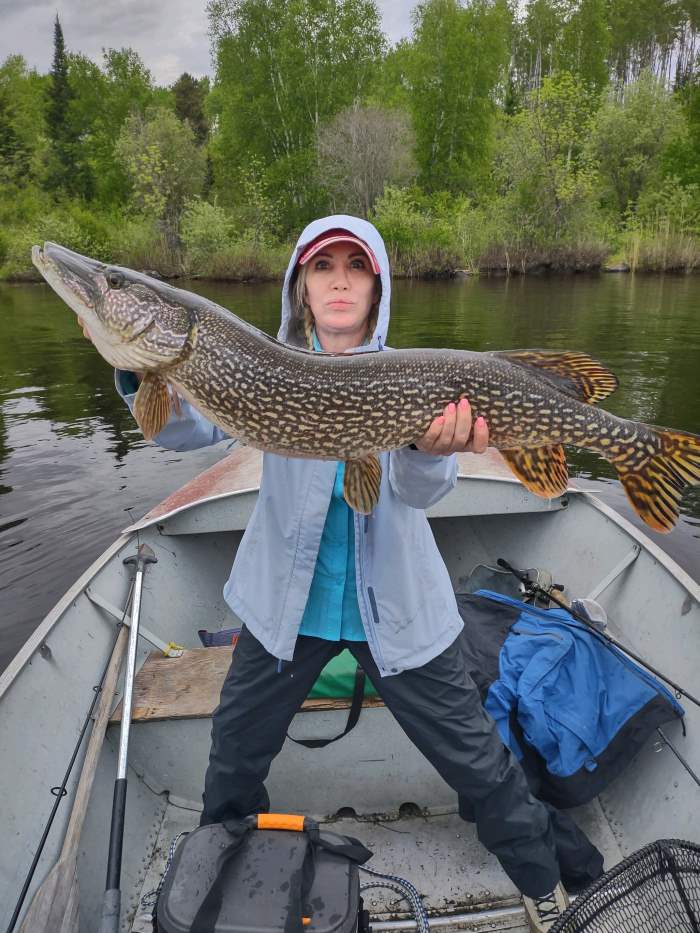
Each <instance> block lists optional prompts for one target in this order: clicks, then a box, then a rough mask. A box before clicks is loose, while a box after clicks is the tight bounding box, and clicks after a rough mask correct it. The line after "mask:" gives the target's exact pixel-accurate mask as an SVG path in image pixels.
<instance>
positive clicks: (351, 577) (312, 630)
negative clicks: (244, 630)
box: [299, 334, 367, 641]
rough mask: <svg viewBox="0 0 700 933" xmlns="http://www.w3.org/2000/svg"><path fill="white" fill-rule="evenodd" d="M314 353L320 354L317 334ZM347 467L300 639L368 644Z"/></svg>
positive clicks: (341, 471) (337, 487) (338, 479)
mask: <svg viewBox="0 0 700 933" xmlns="http://www.w3.org/2000/svg"><path fill="white" fill-rule="evenodd" d="M314 349H316V350H320V349H321V346H320V344H319V343H318V340H317V338H316V334H314ZM344 477H345V464H344V463H342V462H341V463H339V464H338V469H337V470H336V474H335V483H334V484H333V494H332V495H331V501H330V505H329V506H328V513H327V515H326V523H325V525H324V526H323V533H322V535H321V544H320V546H319V549H318V557H317V558H316V569H315V570H314V575H313V579H312V580H311V588H310V589H309V597H308V599H307V601H306V608H305V610H304V615H303V616H302V619H301V625H300V626H299V634H300V635H313V636H314V637H315V638H325V639H327V640H328V641H340V640H341V639H345V640H347V641H367V636H366V635H365V630H364V627H363V625H362V618H361V616H360V607H359V606H358V605H357V584H356V578H355V517H354V515H353V511H352V509H351V508H350V506H349V505H348V504H347V502H346V501H345V499H344V498H343V479H344Z"/></svg>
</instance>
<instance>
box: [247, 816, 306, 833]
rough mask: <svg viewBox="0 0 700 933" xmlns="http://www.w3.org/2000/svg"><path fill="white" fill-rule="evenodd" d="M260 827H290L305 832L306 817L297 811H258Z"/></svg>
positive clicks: (298, 831) (295, 830)
mask: <svg viewBox="0 0 700 933" xmlns="http://www.w3.org/2000/svg"><path fill="white" fill-rule="evenodd" d="M258 829H288V830H292V831H293V832H297V833H303V832H304V817H303V816H299V815H298V814H296V813H258Z"/></svg>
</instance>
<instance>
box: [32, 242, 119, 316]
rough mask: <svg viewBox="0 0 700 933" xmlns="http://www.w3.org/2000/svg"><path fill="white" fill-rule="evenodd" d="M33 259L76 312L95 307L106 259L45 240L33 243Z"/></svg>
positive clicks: (40, 270) (44, 275)
mask: <svg viewBox="0 0 700 933" xmlns="http://www.w3.org/2000/svg"><path fill="white" fill-rule="evenodd" d="M32 262H33V263H34V265H35V266H36V268H37V269H38V270H39V272H40V273H41V275H42V276H43V277H44V278H45V279H46V281H47V282H48V283H49V285H51V286H52V288H54V289H55V291H56V292H58V294H59V295H60V296H61V298H63V300H64V301H65V302H66V303H67V304H68V305H69V306H70V307H71V308H72V309H73V310H74V311H75V312H76V313H77V314H78V313H80V312H81V311H87V310H91V309H93V308H94V307H95V303H96V301H97V299H98V298H99V296H100V294H101V291H102V289H101V288H100V284H101V281H102V282H103V281H104V271H105V269H106V266H105V264H104V263H102V262H98V261H97V260H96V259H90V257H88V256H82V255H81V254H80V253H74V252H73V250H70V249H67V247H65V246H59V244H58V243H52V242H50V241H47V242H45V243H44V246H43V248H42V247H40V246H33V247H32ZM76 304H77V305H78V307H76Z"/></svg>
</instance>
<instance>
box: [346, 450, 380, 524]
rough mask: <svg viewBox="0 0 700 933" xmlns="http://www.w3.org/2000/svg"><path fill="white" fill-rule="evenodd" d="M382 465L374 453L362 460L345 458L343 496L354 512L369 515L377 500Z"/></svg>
mask: <svg viewBox="0 0 700 933" xmlns="http://www.w3.org/2000/svg"><path fill="white" fill-rule="evenodd" d="M381 482H382V467H381V464H380V462H379V458H378V457H377V456H376V455H375V454H368V456H366V457H363V458H362V460H347V461H346V463H345V477H344V479H343V497H344V498H345V501H346V502H347V504H348V505H349V506H350V508H351V509H353V510H354V511H355V512H360V513H361V514H362V515H369V513H370V512H371V511H372V510H373V509H374V507H375V506H376V504H377V503H378V502H379V487H380V485H381Z"/></svg>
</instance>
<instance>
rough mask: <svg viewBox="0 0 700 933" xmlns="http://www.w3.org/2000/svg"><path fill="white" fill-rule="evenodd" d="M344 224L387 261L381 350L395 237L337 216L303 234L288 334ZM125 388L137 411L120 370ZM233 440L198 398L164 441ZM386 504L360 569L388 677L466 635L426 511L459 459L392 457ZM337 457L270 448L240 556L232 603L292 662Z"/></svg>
mask: <svg viewBox="0 0 700 933" xmlns="http://www.w3.org/2000/svg"><path fill="white" fill-rule="evenodd" d="M334 228H341V229H345V230H349V231H350V232H352V233H354V234H356V235H357V236H359V237H360V238H361V239H363V240H364V241H365V242H366V243H367V244H368V245H369V246H370V248H371V249H372V250H373V252H374V254H375V256H376V257H377V260H378V262H379V265H380V268H381V283H382V297H381V302H380V306H379V314H378V320H377V326H376V328H375V331H374V334H373V335H372V339H371V341H370V344H369V345H368V347H363V348H358V350H357V352H363V351H366V350H368V349H369V350H376V349H380V348H381V347H382V346H383V345H384V342H385V339H386V332H387V328H388V325H389V308H390V298H391V279H390V275H389V261H388V258H387V254H386V249H385V247H384V243H383V241H382V239H381V237H380V236H379V233H378V232H377V230H376V229H375V228H374V227H373V226H372V224H370V223H368V222H367V221H365V220H360V219H358V218H356V217H349V216H346V215H342V214H340V215H334V216H331V217H326V218H323V219H322V220H317V221H314V223H312V224H310V225H309V226H308V227H306V229H305V230H304V231H303V232H302V234H301V236H300V237H299V240H298V242H297V245H296V248H295V250H294V252H293V254H292V256H291V259H290V261H289V267H288V269H287V273H286V276H285V280H284V285H283V288H282V320H281V324H280V329H279V333H278V335H277V336H278V339H280V340H283V341H286V342H289V343H293V342H294V340H295V339H296V338H295V337H294V329H293V328H290V321H291V314H292V306H291V301H290V295H289V283H290V279H291V275H292V272H293V270H294V268H295V266H296V260H297V257H298V255H299V253H300V251H301V249H302V248H303V247H304V246H305V245H306V244H308V243H309V242H310V241H311V240H313V239H315V238H316V237H317V236H318V235H319V234H320V233H322V232H324V231H325V230H331V229H334ZM116 382H117V389H118V390H119V392H120V394H121V395H122V396H123V397H124V398H125V400H126V401H127V403H128V404H129V405H130V407H131V406H132V405H133V395H132V394H129V393H128V392H126V391H125V387H124V386H123V385H122V379H121V376H120V373H119V372H117V378H116ZM224 437H226V435H225V434H224V433H223V432H222V431H221V430H220V429H219V428H217V427H216V426H215V425H213V424H211V422H209V421H207V419H206V418H204V416H203V415H201V414H200V413H199V412H197V411H196V410H195V409H194V408H193V407H192V406H191V405H189V404H187V403H186V402H183V403H182V413H181V415H180V416H179V417H178V416H177V415H175V414H174V413H172V414H171V417H170V421H169V422H168V424H167V425H166V426H165V428H163V430H162V431H161V432H160V434H158V436H157V437H156V439H155V440H156V443H158V444H160V445H161V446H163V447H167V448H169V449H173V450H192V449H194V448H196V447H202V446H205V445H206V444H214V443H216V442H217V441H220V440H222V439H224ZM379 459H380V462H381V465H382V481H381V489H380V497H379V503H378V505H377V507H376V508H375V510H374V512H373V513H372V514H371V515H369V516H363V515H358V514H355V573H356V580H357V598H358V603H359V607H360V615H361V617H362V624H363V627H364V630H365V633H366V635H367V641H368V643H369V647H370V650H371V652H372V656H373V657H374V660H375V661H376V664H377V667H378V668H379V671H380V673H381V674H382V676H387V675H390V674H398V673H399V672H400V671H403V670H406V669H408V668H414V667H419V666H420V665H422V664H426V663H427V662H428V661H430V660H432V658H434V657H436V656H437V655H438V654H440V653H441V652H443V651H444V650H445V649H446V648H447V647H448V646H449V645H450V644H452V642H453V641H454V640H455V638H456V637H457V635H458V634H459V632H460V631H461V630H462V620H461V618H460V615H459V612H458V610H457V603H456V600H455V596H454V592H453V589H452V584H451V581H450V577H449V574H448V572H447V568H446V567H445V564H444V561H443V560H442V557H441V556H440V553H439V551H438V548H437V545H436V544H435V540H434V539H433V534H432V531H431V530H430V526H429V524H428V520H427V518H426V516H425V512H424V509H426V508H427V507H428V506H430V505H432V504H433V503H435V502H437V501H438V500H439V499H441V498H442V496H444V495H445V493H447V492H449V490H450V489H452V487H453V486H454V485H455V483H456V480H457V463H456V457H454V456H451V457H435V456H431V455H429V454H425V453H422V452H421V451H418V450H411V449H409V448H404V449H401V450H395V451H391V452H389V453H383V454H381V455H380V457H379ZM336 468H337V464H336V463H335V462H334V461H331V460H306V459H300V458H291V457H280V456H277V455H275V454H268V453H266V454H265V455H264V457H263V471H262V480H261V483H260V494H259V496H258V501H257V503H256V506H255V509H254V511H253V515H252V516H251V519H250V522H249V523H248V526H247V528H246V530H245V533H244V535H243V539H242V541H241V544H240V546H239V548H238V552H237V553H236V558H235V561H234V564H233V569H232V571H231V576H230V578H229V580H228V582H227V584H226V586H225V587H224V598H225V600H226V602H227V603H228V605H229V606H230V608H231V609H232V611H233V612H234V613H235V614H236V615H237V616H238V617H239V619H240V620H241V621H242V622H244V623H245V624H246V626H247V627H248V628H249V629H250V631H251V632H252V633H253V635H254V636H255V637H256V638H257V639H258V640H259V641H260V642H261V643H262V644H263V646H264V647H265V648H266V649H267V650H268V651H269V652H270V653H271V654H273V655H274V656H275V657H278V658H282V659H285V660H291V658H292V656H293V654H294V645H295V642H296V639H297V634H298V632H299V625H300V623H301V619H302V616H303V614H304V609H305V606H306V601H307V597H308V593H309V587H310V585H311V580H312V577H313V573H314V568H315V565H316V557H317V554H318V549H319V544H320V540H321V534H322V532H323V526H324V523H325V519H326V513H327V512H328V505H329V503H330V499H331V494H332V491H333V484H334V481H335V473H336Z"/></svg>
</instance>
